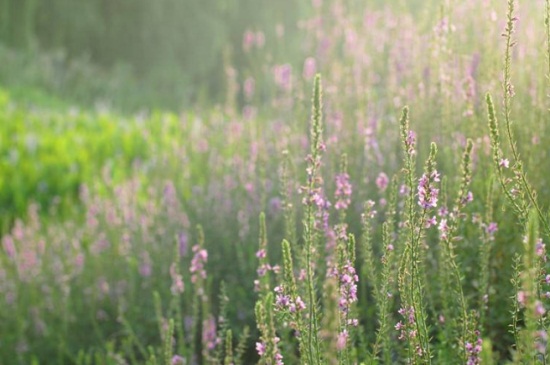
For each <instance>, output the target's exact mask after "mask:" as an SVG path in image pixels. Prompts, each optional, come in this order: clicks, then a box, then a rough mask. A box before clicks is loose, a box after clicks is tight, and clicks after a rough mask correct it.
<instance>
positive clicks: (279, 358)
mask: <svg viewBox="0 0 550 365" xmlns="http://www.w3.org/2000/svg"><path fill="white" fill-rule="evenodd" d="M280 340H281V339H280V338H279V337H274V338H273V342H274V344H275V351H274V355H273V362H271V361H268V363H273V364H275V365H284V363H283V355H281V353H280V352H279V349H278V348H277V343H279V341H280ZM256 351H257V352H258V355H260V357H264V356H265V355H266V354H267V345H266V344H265V342H256Z"/></svg>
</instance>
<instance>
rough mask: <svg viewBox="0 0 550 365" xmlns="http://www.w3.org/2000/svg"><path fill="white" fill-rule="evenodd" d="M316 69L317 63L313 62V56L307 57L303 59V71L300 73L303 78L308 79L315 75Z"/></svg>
mask: <svg viewBox="0 0 550 365" xmlns="http://www.w3.org/2000/svg"><path fill="white" fill-rule="evenodd" d="M316 71H317V64H316V62H315V58H313V57H308V58H306V60H305V61H304V71H303V73H302V75H303V76H304V79H306V80H310V79H312V78H313V76H315V72H316Z"/></svg>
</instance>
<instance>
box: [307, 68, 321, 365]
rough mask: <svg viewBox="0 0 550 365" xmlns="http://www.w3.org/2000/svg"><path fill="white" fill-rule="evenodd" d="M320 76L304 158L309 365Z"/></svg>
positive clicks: (314, 340)
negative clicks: (305, 169)
mask: <svg viewBox="0 0 550 365" xmlns="http://www.w3.org/2000/svg"><path fill="white" fill-rule="evenodd" d="M321 93H322V91H321V77H320V75H316V76H315V80H314V86H313V107H312V118H311V140H310V144H311V153H310V155H309V156H308V158H307V161H308V167H307V186H306V189H305V190H306V191H305V193H306V201H305V203H306V212H305V220H304V242H305V264H306V288H307V292H308V304H309V308H308V311H309V313H308V326H307V334H306V336H307V358H308V362H309V364H311V365H316V364H320V362H321V354H320V347H319V338H318V333H319V329H318V318H317V298H316V294H315V283H314V278H313V275H314V273H313V256H314V255H313V253H314V250H315V241H316V237H315V236H316V235H315V212H314V206H315V202H314V199H315V197H316V196H318V194H319V191H318V190H319V186H318V185H319V179H320V176H319V169H320V167H321V156H322V152H323V151H324V150H325V145H324V143H323V126H322V99H321Z"/></svg>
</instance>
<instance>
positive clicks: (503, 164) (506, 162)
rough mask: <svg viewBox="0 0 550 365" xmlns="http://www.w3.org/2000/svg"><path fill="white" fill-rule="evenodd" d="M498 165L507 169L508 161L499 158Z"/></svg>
mask: <svg viewBox="0 0 550 365" xmlns="http://www.w3.org/2000/svg"><path fill="white" fill-rule="evenodd" d="M498 165H499V166H500V167H504V168H505V169H507V168H508V167H510V161H509V160H508V159H507V158H501V159H500V161H499V162H498Z"/></svg>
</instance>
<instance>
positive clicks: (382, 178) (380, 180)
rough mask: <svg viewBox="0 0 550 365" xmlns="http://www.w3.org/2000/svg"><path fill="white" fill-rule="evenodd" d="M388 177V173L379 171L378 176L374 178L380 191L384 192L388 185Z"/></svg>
mask: <svg viewBox="0 0 550 365" xmlns="http://www.w3.org/2000/svg"><path fill="white" fill-rule="evenodd" d="M389 181H390V180H389V179H388V175H386V174H385V173H383V172H381V173H380V174H379V175H378V177H377V178H376V186H377V187H378V189H379V190H380V191H381V192H384V191H385V190H386V188H387V187H388V183H389Z"/></svg>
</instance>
